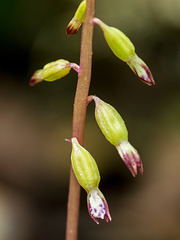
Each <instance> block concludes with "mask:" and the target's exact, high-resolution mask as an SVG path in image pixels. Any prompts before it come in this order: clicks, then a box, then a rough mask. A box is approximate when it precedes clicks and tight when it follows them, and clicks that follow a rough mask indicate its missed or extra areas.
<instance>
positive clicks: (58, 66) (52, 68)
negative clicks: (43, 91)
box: [42, 59, 71, 82]
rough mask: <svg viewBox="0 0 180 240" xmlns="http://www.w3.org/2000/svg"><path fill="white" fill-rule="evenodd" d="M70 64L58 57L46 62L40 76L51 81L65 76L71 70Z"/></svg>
mask: <svg viewBox="0 0 180 240" xmlns="http://www.w3.org/2000/svg"><path fill="white" fill-rule="evenodd" d="M70 65H71V64H70V63H69V62H68V61H66V60H64V59H59V60H57V61H55V62H51V63H48V64H46V65H45V66H44V68H43V70H42V77H43V79H44V80H45V81H48V82H52V81H55V80H58V79H60V78H62V77H64V76H66V75H67V74H68V73H69V72H70V70H71V66H70Z"/></svg>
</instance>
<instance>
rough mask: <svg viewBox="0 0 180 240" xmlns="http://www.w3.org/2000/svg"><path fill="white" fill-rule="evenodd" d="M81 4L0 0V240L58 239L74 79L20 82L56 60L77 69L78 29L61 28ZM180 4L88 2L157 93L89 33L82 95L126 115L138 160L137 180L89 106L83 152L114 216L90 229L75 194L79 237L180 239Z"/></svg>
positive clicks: (172, 0)
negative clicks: (119, 35)
mask: <svg viewBox="0 0 180 240" xmlns="http://www.w3.org/2000/svg"><path fill="white" fill-rule="evenodd" d="M78 4H79V1H78V0H45V1H44V0H31V1H24V0H15V1H12V0H1V4H0V5H1V7H0V34H1V37H0V56H1V57H0V239H1V240H12V239H13V240H32V239H33V240H49V239H51V240H59V239H65V225H66V206H67V195H68V182H69V180H68V179H69V167H70V153H71V145H70V144H69V143H67V142H65V141H64V139H65V138H71V130H72V126H71V125H72V111H73V99H74V94H75V88H76V82H77V75H76V73H75V72H73V71H71V72H70V74H69V75H68V76H67V77H66V78H64V79H61V80H59V81H56V82H54V83H47V82H43V83H40V84H38V85H36V86H34V87H30V86H29V85H28V82H29V79H30V77H31V75H32V74H33V72H34V71H35V70H36V69H39V68H42V66H44V65H45V64H46V63H47V62H50V61H54V60H57V59H60V58H64V59H67V60H69V61H71V62H76V63H79V50H80V39H81V33H80V32H81V31H80V32H78V34H77V35H75V36H71V37H67V36H66V35H65V28H66V26H67V24H68V22H69V21H70V19H71V18H72V16H73V14H74V12H75V9H76V7H77V6H78ZM179 13H180V0H159V1H157V0H111V1H108V0H97V1H96V16H97V17H99V18H101V19H102V20H104V22H106V23H107V24H109V25H111V26H115V27H117V28H119V29H121V30H122V31H124V32H125V33H126V34H127V35H128V36H129V37H130V39H131V40H132V41H133V43H134V44H135V46H136V52H137V54H138V55H139V56H141V57H142V58H143V60H144V61H145V62H146V63H147V64H148V65H149V67H150V69H151V71H152V73H153V75H154V79H155V81H156V85H155V86H153V87H149V86H147V85H145V84H144V83H142V82H141V81H140V80H139V79H138V78H137V77H136V76H135V75H134V74H133V73H132V71H131V70H130V69H129V68H128V67H127V65H126V64H125V63H123V62H121V61H120V60H118V59H117V58H116V57H115V56H114V55H113V53H112V52H111V51H110V49H109V48H108V46H107V44H106V42H105V41H104V38H103V34H102V32H101V30H100V29H99V28H98V26H95V29H94V40H93V69H92V83H91V88H90V94H95V95H97V96H99V97H100V98H102V99H103V100H104V101H106V102H108V103H110V104H111V105H113V106H114V107H115V108H116V109H117V110H118V111H119V113H120V114H121V115H122V117H123V118H124V120H125V122H126V125H127V127H128V130H129V141H130V142H131V143H132V145H134V146H135V147H136V148H137V149H138V151H139V153H140V154H141V158H142V160H143V163H144V170H145V174H144V176H140V175H138V176H137V177H136V178H135V179H134V178H133V177H132V176H131V174H130V172H129V171H128V169H127V168H126V167H125V165H124V164H123V163H122V161H121V159H120V158H119V156H118V154H117V152H116V150H115V148H114V147H113V146H111V145H110V144H109V143H108V142H107V141H106V140H105V138H104V137H103V135H102V134H101V132H100V130H99V129H98V127H97V125H96V122H95V119H94V104H93V103H92V104H90V105H89V106H88V112H87V119H86V131H85V146H86V148H87V149H88V150H89V151H90V152H91V154H92V155H93V156H94V158H95V159H96V160H97V164H98V166H99V169H100V172H101V183H100V189H101V190H102V192H103V193H104V195H105V196H106V198H107V200H108V204H109V207H110V212H111V215H112V218H113V221H112V222H111V223H108V224H107V223H105V222H103V221H101V222H100V225H99V226H97V225H96V224H95V223H94V222H93V221H92V219H90V217H89V215H88V212H87V208H86V193H85V191H84V190H82V194H81V208H80V223H79V240H84V239H86V240H90V239H94V240H102V239H103V240H109V239H113V240H119V239H122V240H131V239H133V240H136V239H138V240H161V239H163V240H179V239H180V186H179V185H180V67H179V64H180V14H179Z"/></svg>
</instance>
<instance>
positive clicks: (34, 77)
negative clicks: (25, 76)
mask: <svg viewBox="0 0 180 240" xmlns="http://www.w3.org/2000/svg"><path fill="white" fill-rule="evenodd" d="M43 80H44V78H43V77H42V69H40V70H37V71H35V72H34V74H33V75H32V77H31V79H30V81H29V85H30V86H31V87H32V86H34V85H35V84H36V83H39V82H42V81H43Z"/></svg>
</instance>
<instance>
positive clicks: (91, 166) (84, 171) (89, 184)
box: [71, 138, 100, 192]
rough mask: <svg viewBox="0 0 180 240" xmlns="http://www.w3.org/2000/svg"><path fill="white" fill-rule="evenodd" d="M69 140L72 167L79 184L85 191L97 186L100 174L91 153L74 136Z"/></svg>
mask: <svg viewBox="0 0 180 240" xmlns="http://www.w3.org/2000/svg"><path fill="white" fill-rule="evenodd" d="M71 142H72V153H71V162H72V168H73V171H74V174H75V176H76V178H77V180H78V182H79V184H80V185H81V187H83V188H84V189H85V190H86V191H87V192H88V191H89V190H90V189H92V188H97V187H98V185H99V182H100V174H99V170H98V167H97V164H96V161H95V160H94V158H93V157H92V156H91V154H90V153H89V152H88V151H87V150H86V149H85V148H83V147H82V146H81V145H80V144H79V143H78V141H77V139H76V138H72V139H71Z"/></svg>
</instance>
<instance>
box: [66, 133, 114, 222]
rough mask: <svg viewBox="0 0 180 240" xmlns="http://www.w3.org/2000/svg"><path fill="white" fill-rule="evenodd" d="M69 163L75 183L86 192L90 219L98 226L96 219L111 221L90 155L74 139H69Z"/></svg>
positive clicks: (95, 166) (93, 161) (97, 171)
mask: <svg viewBox="0 0 180 240" xmlns="http://www.w3.org/2000/svg"><path fill="white" fill-rule="evenodd" d="M71 142H72V153H71V163H72V168H73V171H74V174H75V176H76V178H77V181H78V182H79V184H80V185H81V187H83V188H84V189H85V190H86V192H87V205H88V211H89V214H90V216H91V218H92V219H93V220H94V221H95V222H96V223H97V224H99V222H98V220H97V218H101V219H105V220H106V222H108V221H111V216H110V213H109V208H108V204H107V202H106V199H105V198H104V196H103V194H102V193H101V191H100V190H99V188H98V186H99V182H100V174H99V170H98V167H97V164H96V162H95V160H94V158H93V157H92V156H91V154H90V153H89V152H88V151H87V150H86V149H85V148H83V147H82V146H81V145H80V144H79V143H78V141H77V139H76V138H72V139H71Z"/></svg>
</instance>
